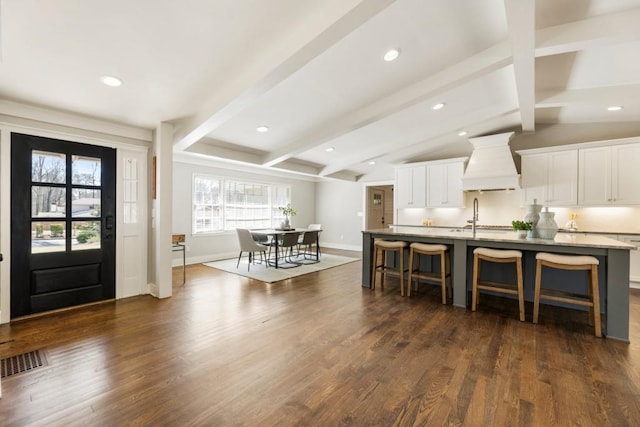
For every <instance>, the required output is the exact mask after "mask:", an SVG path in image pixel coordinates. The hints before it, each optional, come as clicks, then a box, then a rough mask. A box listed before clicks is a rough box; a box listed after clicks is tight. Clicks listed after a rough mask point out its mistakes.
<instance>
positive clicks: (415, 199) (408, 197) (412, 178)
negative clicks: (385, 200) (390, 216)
mask: <svg viewBox="0 0 640 427" xmlns="http://www.w3.org/2000/svg"><path fill="white" fill-rule="evenodd" d="M394 191H395V194H396V206H397V207H399V208H423V207H424V206H425V202H426V191H427V187H426V167H425V166H424V165H420V166H403V167H399V168H397V169H396V186H395V190H394Z"/></svg>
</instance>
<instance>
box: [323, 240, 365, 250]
mask: <svg viewBox="0 0 640 427" xmlns="http://www.w3.org/2000/svg"><path fill="white" fill-rule="evenodd" d="M322 248H331V249H342V250H345V251H357V252H362V246H359V245H345V244H342V243H327V242H320V249H322Z"/></svg>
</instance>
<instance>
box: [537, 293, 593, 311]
mask: <svg viewBox="0 0 640 427" xmlns="http://www.w3.org/2000/svg"><path fill="white" fill-rule="evenodd" d="M540 299H541V300H542V299H546V300H551V301H558V302H566V303H569V304H577V305H582V306H585V307H593V303H592V302H591V301H589V300H586V299H585V296H584V295H581V294H574V293H571V292H563V291H556V290H553V289H541V290H540Z"/></svg>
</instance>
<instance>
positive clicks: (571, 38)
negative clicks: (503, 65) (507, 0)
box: [512, 0, 640, 57]
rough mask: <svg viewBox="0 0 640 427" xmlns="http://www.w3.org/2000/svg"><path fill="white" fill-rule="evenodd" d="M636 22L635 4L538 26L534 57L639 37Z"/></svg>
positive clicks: (638, 12) (639, 15)
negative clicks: (550, 25)
mask: <svg viewBox="0 0 640 427" xmlns="http://www.w3.org/2000/svg"><path fill="white" fill-rule="evenodd" d="M512 1H515V0H512ZM639 22H640V8H637V9H632V10H628V11H624V12H620V13H612V14H609V15H601V16H596V17H593V18H588V19H584V20H582V21H576V22H570V23H568V24H563V25H557V26H554V27H547V28H542V29H540V30H538V31H537V32H536V57H538V56H548V55H558V54H561V53H568V52H577V51H580V50H584V49H587V48H591V47H601V46H607V45H610V44H617V43H624V42H629V41H635V40H640V25H639V24H638V23H639Z"/></svg>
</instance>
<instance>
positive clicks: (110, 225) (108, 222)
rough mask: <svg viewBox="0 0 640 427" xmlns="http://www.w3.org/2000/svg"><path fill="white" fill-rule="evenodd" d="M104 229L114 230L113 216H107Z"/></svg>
mask: <svg viewBox="0 0 640 427" xmlns="http://www.w3.org/2000/svg"><path fill="white" fill-rule="evenodd" d="M104 228H105V229H107V230H113V215H107V218H106V220H105V224H104Z"/></svg>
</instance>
